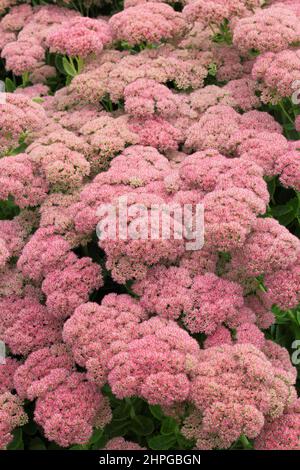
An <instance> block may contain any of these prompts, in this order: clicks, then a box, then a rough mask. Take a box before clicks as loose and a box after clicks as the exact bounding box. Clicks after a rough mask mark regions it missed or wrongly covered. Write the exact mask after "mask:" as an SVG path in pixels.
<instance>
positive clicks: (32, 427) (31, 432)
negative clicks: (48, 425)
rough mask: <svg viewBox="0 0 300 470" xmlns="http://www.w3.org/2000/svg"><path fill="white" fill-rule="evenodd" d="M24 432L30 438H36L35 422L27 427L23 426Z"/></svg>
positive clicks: (31, 422) (29, 423) (26, 425)
mask: <svg viewBox="0 0 300 470" xmlns="http://www.w3.org/2000/svg"><path fill="white" fill-rule="evenodd" d="M23 432H24V434H27V435H28V436H34V434H36V432H37V425H36V424H35V422H34V421H29V422H28V423H27V424H25V426H23Z"/></svg>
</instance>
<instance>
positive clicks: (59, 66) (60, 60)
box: [55, 55, 66, 75]
mask: <svg viewBox="0 0 300 470" xmlns="http://www.w3.org/2000/svg"><path fill="white" fill-rule="evenodd" d="M63 58H64V57H63V56H61V55H56V56H55V67H56V68H57V70H58V71H59V72H60V73H62V74H63V75H65V74H66V71H65V69H64V66H63Z"/></svg>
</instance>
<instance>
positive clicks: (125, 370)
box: [108, 317, 199, 405]
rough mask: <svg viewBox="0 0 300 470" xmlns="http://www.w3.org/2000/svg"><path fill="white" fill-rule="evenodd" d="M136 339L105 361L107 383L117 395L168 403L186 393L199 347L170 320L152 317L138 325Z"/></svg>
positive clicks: (182, 396)
mask: <svg viewBox="0 0 300 470" xmlns="http://www.w3.org/2000/svg"><path fill="white" fill-rule="evenodd" d="M138 337H139V338H138V339H135V340H132V341H131V342H129V343H128V345H127V347H126V348H125V349H124V350H123V351H121V352H119V353H118V354H116V355H114V357H113V358H112V359H111V360H110V361H109V364H108V366H109V369H110V372H109V374H108V382H109V384H110V386H111V388H112V391H113V393H114V394H115V395H116V396H117V397H118V398H124V397H130V396H135V395H138V396H141V397H142V398H144V399H146V400H147V401H148V403H150V404H164V405H171V404H173V403H176V402H181V401H185V400H186V399H187V398H188V396H189V393H190V377H191V376H192V375H193V372H194V368H195V366H196V363H197V356H198V354H199V346H198V343H197V341H196V340H194V339H193V338H192V337H191V336H189V334H188V333H187V332H186V331H184V330H183V329H181V328H180V327H179V326H178V325H177V323H175V322H174V321H171V320H163V319H160V318H157V317H156V318H152V319H150V320H148V321H145V322H142V323H141V324H140V326H139V327H138Z"/></svg>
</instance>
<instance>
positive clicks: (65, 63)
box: [62, 57, 76, 77]
mask: <svg viewBox="0 0 300 470" xmlns="http://www.w3.org/2000/svg"><path fill="white" fill-rule="evenodd" d="M62 63H63V67H64V69H65V72H66V74H67V75H69V76H70V77H75V75H76V70H75V69H74V67H73V66H72V65H71V64H70V62H69V61H68V59H67V58H66V57H63V59H62Z"/></svg>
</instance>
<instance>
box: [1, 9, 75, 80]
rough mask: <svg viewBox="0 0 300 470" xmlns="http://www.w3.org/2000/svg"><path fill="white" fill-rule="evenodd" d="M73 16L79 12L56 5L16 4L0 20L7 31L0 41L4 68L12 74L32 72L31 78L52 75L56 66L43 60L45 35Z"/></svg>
mask: <svg viewBox="0 0 300 470" xmlns="http://www.w3.org/2000/svg"><path fill="white" fill-rule="evenodd" d="M76 16H78V14H77V12H75V11H74V10H71V9H68V8H61V7H58V6H55V5H44V6H41V7H40V6H37V7H33V8H31V7H29V6H27V5H20V6H17V7H15V8H14V9H13V10H11V12H10V13H9V14H8V15H6V16H5V17H4V18H3V19H2V21H1V22H0V28H1V31H3V33H4V35H5V36H7V35H8V34H10V36H8V37H7V38H5V40H4V41H3V42H2V43H1V44H0V45H1V49H2V52H1V57H2V58H4V59H5V65H6V68H7V69H8V70H11V71H12V72H13V73H14V74H15V75H22V74H24V73H32V76H31V78H32V81H34V82H37V81H38V82H39V81H45V80H46V78H47V77H49V76H54V75H55V73H56V71H55V68H54V67H52V66H49V65H46V63H45V52H46V48H47V41H46V40H47V36H48V35H49V34H51V32H52V31H53V30H55V29H56V28H57V26H59V25H61V24H62V23H64V22H65V21H66V20H68V19H71V18H74V17H76ZM12 32H13V35H12ZM15 32H16V33H17V37H16V34H15Z"/></svg>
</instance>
